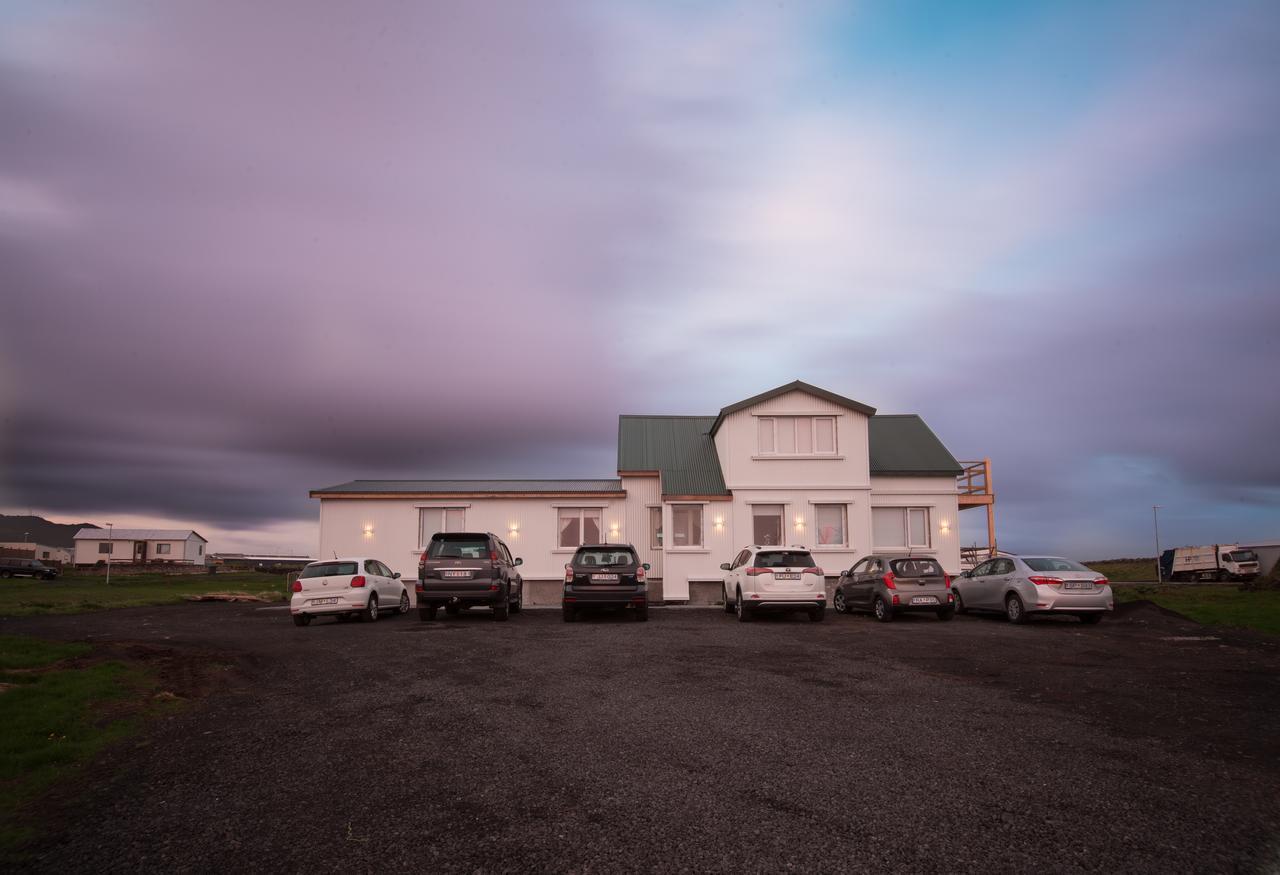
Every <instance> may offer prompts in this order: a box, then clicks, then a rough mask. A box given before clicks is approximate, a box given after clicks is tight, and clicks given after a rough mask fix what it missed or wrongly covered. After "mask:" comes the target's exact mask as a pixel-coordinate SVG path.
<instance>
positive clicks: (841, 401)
mask: <svg viewBox="0 0 1280 875" xmlns="http://www.w3.org/2000/svg"><path fill="white" fill-rule="evenodd" d="M788 392H804V393H806V394H809V395H813V396H814V397H815V398H821V399H823V400H824V401H830V402H831V403H832V404H838V405H839V406H841V407H845V408H848V409H849V410H853V411H856V412H858V413H861V414H863V415H864V416H875V415H876V409H875V408H874V407H872V406H871V405H869V404H863V403H862V402H861V401H854V400H853V399H852V398H846V397H844V396H843V395H837V394H836V393H835V392H828V391H827V390H826V389H822V388H820V387H818V386H813V385H811V384H809V383H806V382H804V381H803V380H792V381H791V382H790V383H787V384H786V385H785V386H778V387H777V388H774V389H770V390H769V391H768V392H761V393H760V394H759V395H754V396H752V397H751V398H747V399H745V400H743V401H739V402H737V403H736V404H730V405H729V406H728V407H722V408H720V414H719V415H718V416H717V417H716V421H715V422H714V423H713V424H712V425H711V431H710V432H709V434H710V435H711V436H712V437H715V433H716V432H717V431H719V429H720V424H721V423H722V422H724V420H725V418H726V417H727V416H729V415H730V414H733V413H737V412H738V411H739V410H746V409H747V408H748V407H754V406H755V405H757V404H761V403H763V402H765V401H768V400H769V399H770V398H777V397H778V396H780V395H786V394H787V393H788Z"/></svg>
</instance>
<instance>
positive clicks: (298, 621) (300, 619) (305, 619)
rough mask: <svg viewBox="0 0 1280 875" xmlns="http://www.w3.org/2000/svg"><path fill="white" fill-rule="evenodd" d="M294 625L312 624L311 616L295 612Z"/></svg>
mask: <svg viewBox="0 0 1280 875" xmlns="http://www.w3.org/2000/svg"><path fill="white" fill-rule="evenodd" d="M293 625H295V626H310V625H311V618H310V617H309V616H307V615H306V614H294V615H293Z"/></svg>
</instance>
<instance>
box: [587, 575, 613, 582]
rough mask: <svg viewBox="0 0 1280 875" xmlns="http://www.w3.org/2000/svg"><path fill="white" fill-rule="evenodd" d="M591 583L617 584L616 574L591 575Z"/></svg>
mask: <svg viewBox="0 0 1280 875" xmlns="http://www.w3.org/2000/svg"><path fill="white" fill-rule="evenodd" d="M591 580H592V582H593V583H617V582H618V575H616V574H593V575H591Z"/></svg>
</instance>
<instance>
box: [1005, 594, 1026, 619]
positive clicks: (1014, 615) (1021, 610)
mask: <svg viewBox="0 0 1280 875" xmlns="http://www.w3.org/2000/svg"><path fill="white" fill-rule="evenodd" d="M1004 615H1005V616H1006V617H1008V618H1009V622H1010V623H1013V624H1014V625H1015V626H1021V625H1022V624H1023V623H1025V622H1027V606H1026V605H1024V604H1023V603H1022V596H1020V595H1018V594H1017V593H1016V592H1011V593H1009V595H1008V596H1007V597H1006V598H1005V600H1004Z"/></svg>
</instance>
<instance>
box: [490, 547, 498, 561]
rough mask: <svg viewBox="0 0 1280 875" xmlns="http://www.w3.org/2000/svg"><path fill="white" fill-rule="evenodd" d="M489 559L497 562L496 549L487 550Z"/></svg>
mask: <svg viewBox="0 0 1280 875" xmlns="http://www.w3.org/2000/svg"><path fill="white" fill-rule="evenodd" d="M489 561H490V562H497V561H498V551H497V550H490V551H489Z"/></svg>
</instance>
